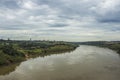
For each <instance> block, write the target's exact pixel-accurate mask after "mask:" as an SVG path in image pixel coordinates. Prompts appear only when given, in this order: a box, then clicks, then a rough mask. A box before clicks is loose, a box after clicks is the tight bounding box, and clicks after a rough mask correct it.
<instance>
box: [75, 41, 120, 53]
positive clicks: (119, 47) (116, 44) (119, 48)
mask: <svg viewBox="0 0 120 80" xmlns="http://www.w3.org/2000/svg"><path fill="white" fill-rule="evenodd" d="M77 44H81V45H92V46H98V47H105V48H109V49H112V50H114V51H116V52H117V53H118V54H120V41H90V42H80V43H77Z"/></svg>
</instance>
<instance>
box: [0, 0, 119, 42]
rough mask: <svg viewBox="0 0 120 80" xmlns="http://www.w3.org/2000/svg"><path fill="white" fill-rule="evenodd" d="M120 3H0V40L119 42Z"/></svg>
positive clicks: (42, 0)
mask: <svg viewBox="0 0 120 80" xmlns="http://www.w3.org/2000/svg"><path fill="white" fill-rule="evenodd" d="M119 35H120V0H0V39H8V38H10V39H13V40H29V39H30V38H31V39H33V40H57V41H102V40H103V41H117V40H120V36H119Z"/></svg>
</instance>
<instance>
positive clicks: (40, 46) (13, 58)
mask: <svg viewBox="0 0 120 80" xmlns="http://www.w3.org/2000/svg"><path fill="white" fill-rule="evenodd" d="M76 47H78V45H76V44H73V43H70V42H63V41H17V40H16V41H13V40H0V66H1V65H9V64H11V63H16V62H21V61H24V60H26V59H29V58H32V57H37V56H42V57H44V56H46V55H51V54H58V53H62V52H68V51H72V50H74V49H75V48H76Z"/></svg>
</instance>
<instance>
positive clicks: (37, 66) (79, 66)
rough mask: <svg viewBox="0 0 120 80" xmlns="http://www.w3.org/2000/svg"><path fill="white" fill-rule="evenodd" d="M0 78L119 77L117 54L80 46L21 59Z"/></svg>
mask: <svg viewBox="0 0 120 80" xmlns="http://www.w3.org/2000/svg"><path fill="white" fill-rule="evenodd" d="M0 80H120V55H118V54H117V53H116V52H114V51H112V50H110V49H107V48H99V47H95V46H85V45H81V46H80V47H78V48H77V49H76V50H74V51H72V52H68V53H63V54H54V55H50V56H46V57H38V58H34V59H29V60H27V61H24V62H22V63H21V64H20V65H19V66H17V67H16V69H15V70H14V71H13V72H10V73H9V74H6V75H0Z"/></svg>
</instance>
